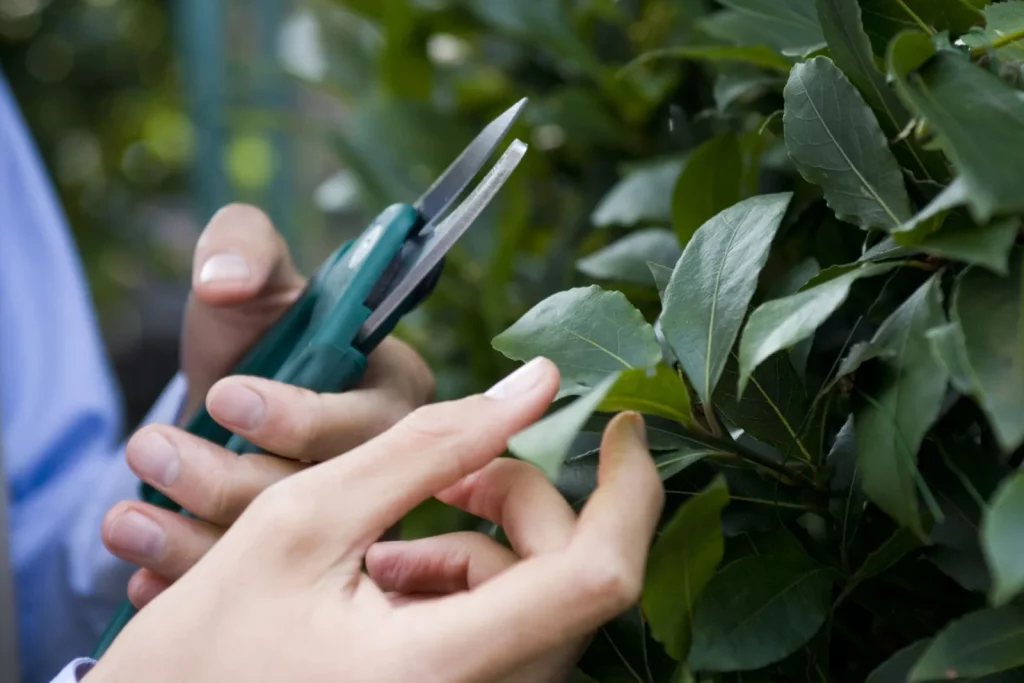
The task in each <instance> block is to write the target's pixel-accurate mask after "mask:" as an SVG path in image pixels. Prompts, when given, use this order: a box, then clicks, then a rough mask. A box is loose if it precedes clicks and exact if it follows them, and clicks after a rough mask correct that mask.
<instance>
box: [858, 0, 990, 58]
mask: <svg viewBox="0 0 1024 683" xmlns="http://www.w3.org/2000/svg"><path fill="white" fill-rule="evenodd" d="M858 1H859V2H860V5H861V8H862V9H863V10H864V30H865V31H866V32H867V34H868V36H869V37H870V38H871V44H872V45H873V46H874V51H875V53H877V54H880V55H882V54H885V50H886V47H887V46H888V45H889V41H891V40H892V39H893V38H894V37H895V36H896V35H897V34H898V33H900V32H901V31H906V30H921V25H920V24H918V23H917V21H916V19H915V18H914V17H915V16H916V17H918V18H920V19H921V21H923V22H925V24H927V25H928V26H929V27H930V28H934V29H936V30H938V31H950V32H952V33H954V34H957V35H959V34H961V33H965V32H966V31H968V30H969V29H970V28H971V26H974V25H977V24H980V23H981V22H982V21H983V18H984V17H983V15H982V13H981V12H979V11H978V10H977V9H975V8H974V7H972V6H971V5H970V3H969V2H966V1H965V0H901V2H893V0H858ZM984 1H985V2H987V0H984ZM901 4H902V5H905V7H904V6H901ZM908 9H909V10H910V11H909V12H908V11H907V10H908ZM911 13H913V14H911Z"/></svg>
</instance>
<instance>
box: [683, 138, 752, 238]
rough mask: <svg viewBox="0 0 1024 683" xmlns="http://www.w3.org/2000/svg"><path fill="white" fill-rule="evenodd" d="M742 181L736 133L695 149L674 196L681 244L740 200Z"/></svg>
mask: <svg viewBox="0 0 1024 683" xmlns="http://www.w3.org/2000/svg"><path fill="white" fill-rule="evenodd" d="M742 181H743V152H742V150H741V149H740V143H739V139H738V138H737V137H736V134H735V133H732V132H727V133H723V134H721V135H719V136H718V137H715V138H712V139H711V140H708V141H707V142H705V143H704V144H703V145H701V146H700V147H698V148H697V149H696V150H694V152H693V153H692V154H691V155H690V158H689V159H687V161H686V165H685V166H684V167H683V172H682V173H680V174H679V180H678V181H677V182H676V187H675V190H674V191H673V193H672V224H673V226H674V227H675V230H676V235H678V236H679V243H680V244H681V245H683V246H684V247H685V246H686V245H687V244H688V243H689V242H690V240H691V239H692V238H693V235H694V233H696V232H697V230H698V229H699V228H700V227H701V226H702V225H704V224H705V223H706V222H708V221H709V220H711V219H712V218H714V217H715V216H717V215H718V214H719V213H721V212H722V211H724V210H726V209H728V208H729V207H730V206H732V205H734V204H735V203H736V202H738V201H739V200H740V197H741V196H742V194H741V193H742V188H741V187H740V185H741V183H742Z"/></svg>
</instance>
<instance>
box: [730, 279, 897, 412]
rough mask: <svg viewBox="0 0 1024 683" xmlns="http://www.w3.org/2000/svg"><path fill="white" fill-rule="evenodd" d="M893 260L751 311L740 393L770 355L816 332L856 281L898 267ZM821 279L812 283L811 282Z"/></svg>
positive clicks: (743, 349) (743, 343) (743, 346)
mask: <svg viewBox="0 0 1024 683" xmlns="http://www.w3.org/2000/svg"><path fill="white" fill-rule="evenodd" d="M894 267H895V266H894V264H891V263H869V264H865V265H861V266H857V267H856V268H854V269H853V270H849V271H848V272H846V273H844V274H842V275H839V276H837V277H834V278H832V279H830V280H825V281H824V282H822V283H821V284H816V285H814V286H811V287H810V288H809V289H804V290H803V291H802V292H798V293H797V294H794V295H792V296H788V297H786V298H784V299H776V300H775V301H769V302H767V303H765V304H762V305H761V306H759V307H758V308H757V309H756V310H755V311H754V312H753V313H752V314H751V315H750V320H749V321H748V322H747V326H746V328H745V329H744V330H743V338H742V339H741V340H740V378H739V388H738V390H737V392H738V394H739V395H740V396H742V395H743V392H744V390H745V388H746V385H747V382H748V381H749V379H750V375H751V373H753V371H754V370H755V369H757V367H758V366H759V365H761V363H763V362H764V361H765V360H767V359H768V358H771V357H772V356H773V355H775V354H776V353H778V352H779V351H782V350H784V349H788V348H791V347H792V346H794V345H796V344H797V343H798V342H800V341H802V340H804V339H806V338H807V337H809V336H810V335H812V334H813V333H814V331H815V330H817V329H818V327H820V326H821V324H822V323H824V322H825V321H826V320H828V318H829V317H830V316H831V315H832V314H833V313H834V312H835V311H836V309H837V308H839V307H840V306H841V305H842V304H843V302H844V301H846V298H847V297H848V296H849V295H850V288H851V287H852V286H853V283H854V282H856V281H857V280H859V279H861V278H866V277H875V276H877V275H882V274H884V273H887V272H889V271H890V270H892V269H893V268H894ZM816 281H817V280H812V281H811V282H809V283H808V285H811V284H812V283H815V282H816Z"/></svg>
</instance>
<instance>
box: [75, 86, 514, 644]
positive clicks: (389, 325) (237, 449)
mask: <svg viewBox="0 0 1024 683" xmlns="http://www.w3.org/2000/svg"><path fill="white" fill-rule="evenodd" d="M525 105H526V99H525V98H524V99H523V100H520V101H519V102H518V103H516V104H515V105H513V106H512V107H511V108H509V109H508V110H506V111H505V112H504V113H503V114H501V116H499V117H498V118H496V119H494V120H493V121H492V122H491V123H489V124H488V125H487V126H486V127H485V128H484V129H483V130H482V131H481V132H480V134H479V135H477V137H476V138H474V139H473V141H472V142H470V143H469V146H468V147H466V148H465V149H464V150H463V152H462V153H461V154H460V155H459V157H458V158H457V159H456V160H455V161H454V162H453V163H452V164H451V166H449V167H448V168H447V169H446V170H445V172H444V173H443V174H441V176H440V177H439V178H438V179H437V180H436V181H435V182H434V184H433V185H432V186H431V187H430V188H429V189H428V190H427V191H426V192H425V193H424V194H423V196H421V197H420V198H419V199H418V200H416V202H415V203H414V204H393V205H391V206H389V207H388V208H386V209H385V210H384V211H383V212H381V214H380V215H378V216H377V217H376V218H375V219H374V220H373V222H372V223H370V225H369V227H367V228H366V229H365V230H364V231H363V232H362V234H360V235H359V237H357V238H356V239H354V240H350V241H348V242H346V243H345V244H343V245H341V246H340V247H339V248H338V249H337V250H336V251H335V252H334V253H333V254H331V255H330V256H329V257H328V258H327V260H326V261H324V263H323V264H322V265H321V266H320V268H319V269H318V270H317V272H316V274H315V275H314V276H313V277H312V278H311V279H310V281H309V283H308V285H307V286H306V289H305V291H304V292H303V294H302V296H301V297H299V299H298V300H297V301H296V302H295V303H294V304H292V306H291V307H290V308H289V309H288V310H287V311H286V312H285V314H284V315H283V316H282V317H281V318H280V319H279V320H278V321H277V322H276V323H275V324H274V325H273V326H272V327H271V328H270V329H269V330H268V331H267V332H266V333H265V334H264V335H263V336H262V337H261V338H260V339H259V340H258V341H257V343H256V344H255V346H254V347H253V348H252V349H251V350H250V351H249V352H248V354H247V355H246V356H245V357H244V358H243V359H242V361H241V362H240V363H239V364H238V365H237V366H236V367H235V368H234V369H233V370H232V371H231V372H230V373H229V374H232V375H249V376H256V377H266V378H270V379H274V380H277V381H279V382H284V383H287V384H292V385H295V386H299V387H303V388H306V389H309V390H311V391H316V392H339V391H346V390H348V389H352V388H353V387H355V386H356V385H357V384H358V383H359V382H360V380H361V379H362V376H363V373H364V372H365V371H366V365H367V357H368V356H369V355H370V353H371V352H372V351H373V350H374V348H376V346H377V344H379V343H380V341H381V340H382V339H384V338H385V337H386V336H387V335H388V334H390V333H391V331H392V330H393V329H394V328H395V326H396V325H397V324H398V322H399V321H400V320H401V319H402V317H403V316H405V315H406V314H407V313H409V312H410V311H412V310H413V309H415V308H416V307H417V306H419V304H420V303H422V302H423V300H424V299H426V298H427V297H428V296H429V295H430V293H431V292H432V291H433V289H434V287H435V286H436V284H437V281H438V279H439V278H440V276H441V271H442V269H443V267H444V257H445V255H446V254H447V253H448V251H449V250H450V249H451V248H452V246H453V245H454V244H455V243H456V242H457V241H458V239H459V238H460V237H461V236H462V235H463V234H464V233H465V232H466V231H467V230H468V229H469V227H470V226H471V225H473V223H474V222H475V221H476V220H477V218H478V217H479V216H480V214H481V213H482V212H483V210H484V209H485V208H487V206H488V205H489V204H490V202H491V200H493V199H494V197H495V196H496V195H497V193H498V191H499V190H501V188H502V186H503V185H504V184H505V182H506V181H507V180H508V178H509V177H510V176H511V175H512V172H513V171H514V170H515V169H516V167H517V166H518V165H519V162H520V161H522V159H523V156H524V155H525V154H526V144H525V143H523V142H521V141H520V140H513V142H512V143H511V144H510V145H509V146H508V148H507V149H506V150H505V152H504V154H503V155H502V156H501V157H500V158H499V160H498V161H497V162H496V163H495V164H494V166H493V167H492V168H491V170H490V171H489V172H488V173H487V174H486V175H485V176H484V178H483V179H482V180H481V181H480V183H479V184H478V185H476V187H475V188H474V189H473V190H472V191H471V192H470V194H469V195H468V196H467V197H466V199H465V200H464V201H463V202H461V203H460V204H459V205H458V206H456V207H454V208H452V206H453V204H454V203H455V201H456V200H457V199H459V197H461V196H462V194H463V193H464V192H465V191H466V189H467V188H468V187H469V184H470V183H471V181H472V180H473V179H474V178H476V176H477V175H478V174H479V173H480V171H482V170H483V168H484V166H485V165H486V163H487V161H488V160H489V159H490V158H491V157H492V156H493V155H494V153H495V151H496V150H497V148H498V145H499V144H500V143H501V141H502V140H503V139H504V138H505V137H506V135H507V134H508V132H509V130H510V129H511V128H512V125H513V124H514V123H515V121H516V120H517V119H518V118H519V114H520V113H521V112H522V110H523V108H524V107H525ZM449 209H451V211H450V212H449V211H448V210H449ZM186 431H188V432H189V433H191V434H195V435H196V436H199V437H202V438H204V439H207V440H208V441H211V442H213V443H216V444H218V445H221V446H224V447H225V448H227V449H228V450H229V451H232V452H234V453H237V454H239V455H243V454H245V453H254V452H258V451H259V448H258V447H256V446H255V445H253V444H251V443H249V442H248V441H246V440H245V439H243V438H241V437H239V436H238V435H236V434H232V433H231V432H230V431H229V430H227V429H225V428H224V427H222V426H221V425H219V424H218V423H217V422H215V421H214V420H213V418H212V417H210V415H209V413H207V411H206V409H205V407H203V408H200V409H199V410H198V411H197V412H196V414H195V415H194V416H193V417H192V418H191V420H190V421H189V423H188V425H187V426H186ZM142 499H143V500H144V501H146V502H148V503H151V504H153V505H157V506H159V507H162V508H165V509H168V510H173V511H176V512H179V513H181V514H186V515H187V514H188V513H187V512H186V511H185V510H183V509H182V508H181V507H180V506H179V505H178V504H177V503H175V502H174V501H173V500H171V499H170V498H167V497H166V496H164V495H163V494H161V493H160V492H158V491H157V490H155V489H153V488H152V487H150V486H149V485H147V484H143V486H142ZM134 614H135V610H134V607H133V606H132V604H131V603H130V602H128V601H127V600H126V601H125V602H124V604H123V605H122V606H121V608H120V610H119V611H118V613H117V614H116V615H115V616H114V618H113V619H112V620H111V622H110V624H109V625H108V626H107V630H106V631H105V632H104V634H103V636H102V638H101V639H100V644H99V645H98V647H97V649H96V651H95V652H94V654H93V656H94V658H99V657H100V656H101V655H102V654H103V653H104V652H105V651H106V650H107V648H108V647H109V646H110V644H111V642H113V640H114V638H115V637H116V636H117V634H118V633H120V631H121V630H122V629H123V628H124V626H125V625H126V624H127V623H128V621H129V620H130V619H131V618H132V616H133V615H134Z"/></svg>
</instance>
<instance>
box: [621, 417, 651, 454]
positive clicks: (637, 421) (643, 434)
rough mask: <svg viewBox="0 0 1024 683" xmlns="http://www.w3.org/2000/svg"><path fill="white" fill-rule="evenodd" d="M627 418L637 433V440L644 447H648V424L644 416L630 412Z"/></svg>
mask: <svg viewBox="0 0 1024 683" xmlns="http://www.w3.org/2000/svg"><path fill="white" fill-rule="evenodd" d="M626 419H628V420H629V426H630V428H631V429H632V430H633V433H634V434H635V435H636V440H637V441H639V442H640V443H641V444H643V447H644V448H647V425H645V424H644V416H643V415H641V414H640V413H628V414H627V415H626Z"/></svg>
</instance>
